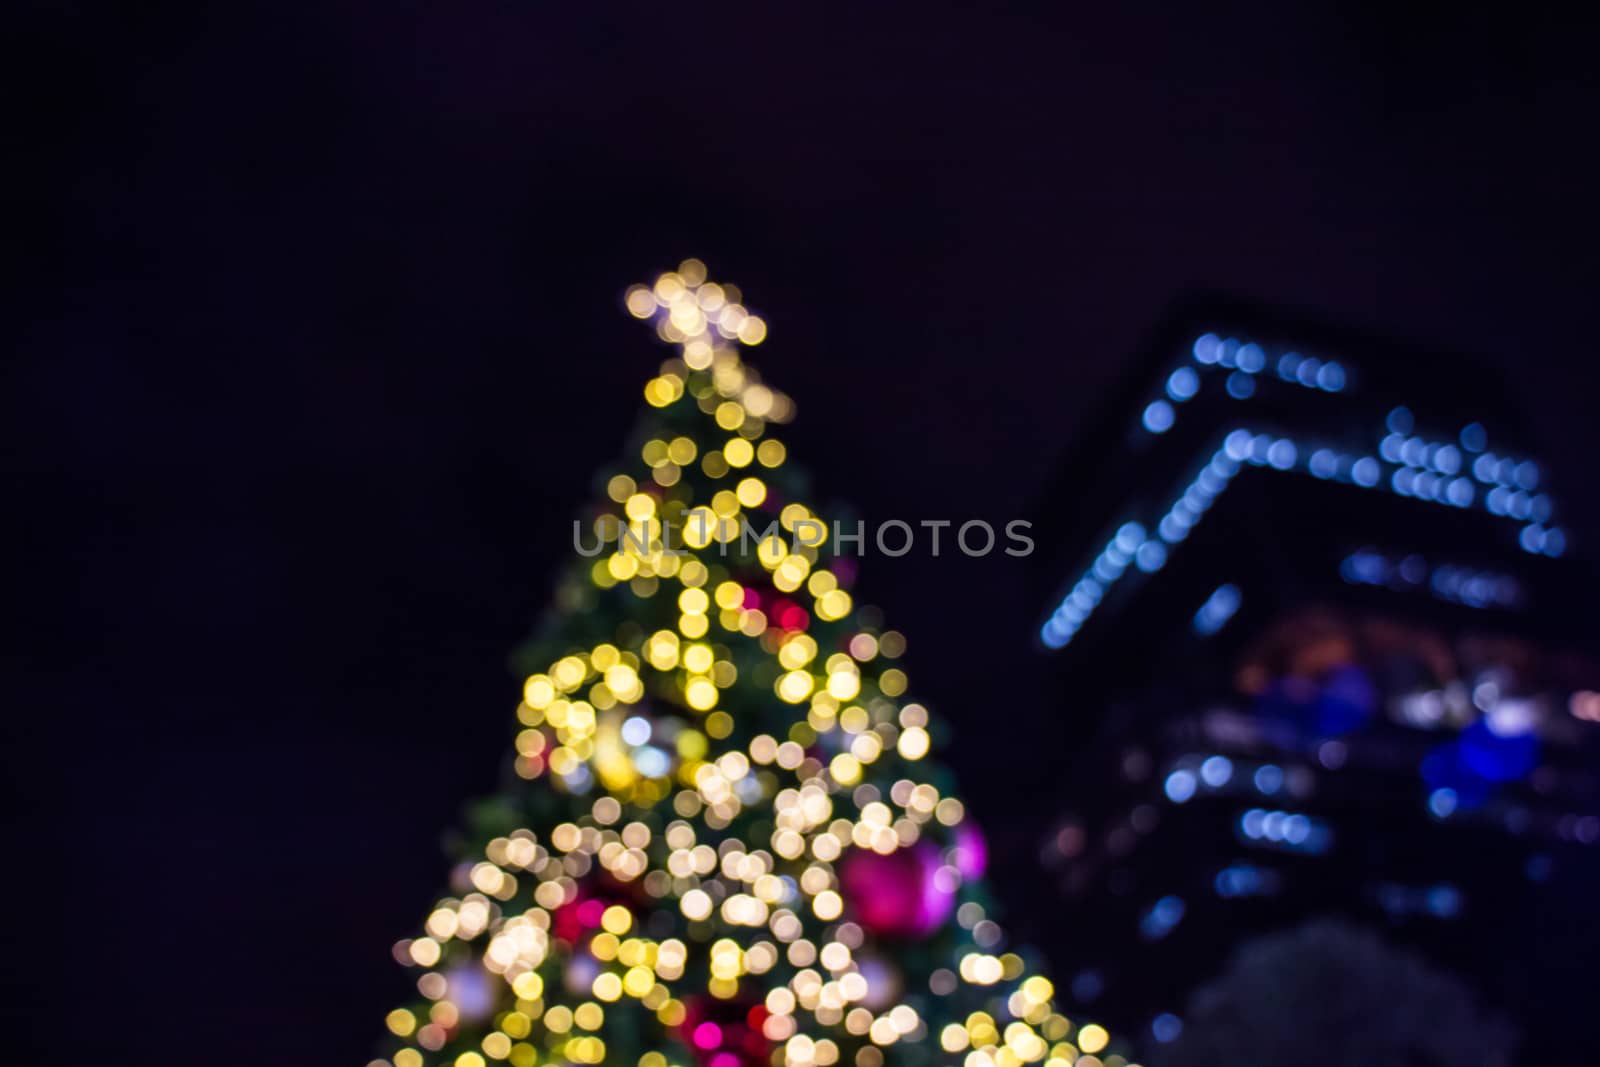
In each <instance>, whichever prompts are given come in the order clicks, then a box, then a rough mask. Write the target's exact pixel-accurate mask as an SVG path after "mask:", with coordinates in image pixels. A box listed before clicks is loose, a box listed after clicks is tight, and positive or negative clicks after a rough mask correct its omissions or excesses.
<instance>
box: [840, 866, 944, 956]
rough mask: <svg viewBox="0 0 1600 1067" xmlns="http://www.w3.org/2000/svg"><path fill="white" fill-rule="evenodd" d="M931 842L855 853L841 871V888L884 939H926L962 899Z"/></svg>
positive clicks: (852, 907) (864, 924) (870, 927)
mask: <svg viewBox="0 0 1600 1067" xmlns="http://www.w3.org/2000/svg"><path fill="white" fill-rule="evenodd" d="M940 866H941V864H940V862H939V853H938V850H937V849H935V848H934V847H933V846H931V845H928V844H918V845H915V846H913V847H911V848H901V849H896V850H895V851H893V852H891V853H889V854H888V855H887V856H885V855H882V854H881V853H877V852H871V851H868V850H866V849H856V850H853V851H852V852H851V853H850V854H849V855H848V856H847V857H845V859H844V861H843V863H842V864H841V866H840V870H839V887H840V889H841V890H842V891H843V894H844V898H845V900H846V902H847V903H848V904H849V907H850V911H851V913H852V914H853V915H854V917H855V919H856V921H857V922H859V923H860V924H861V925H862V927H864V928H865V929H866V930H867V931H868V932H870V933H872V934H874V935H876V936H878V937H890V938H913V937H923V936H925V935H927V934H930V933H932V932H933V931H934V930H937V929H938V928H939V927H940V926H941V925H943V924H944V921H945V920H946V919H948V918H949V917H950V912H951V911H952V910H954V908H955V903H956V897H955V893H954V891H953V887H951V886H950V885H949V882H950V881H951V880H950V879H941V878H939V877H938V872H939V868H940Z"/></svg>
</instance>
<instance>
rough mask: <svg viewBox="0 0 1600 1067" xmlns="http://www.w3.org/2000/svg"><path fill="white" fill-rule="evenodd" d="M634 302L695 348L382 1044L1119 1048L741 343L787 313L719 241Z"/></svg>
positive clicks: (481, 1056)
mask: <svg viewBox="0 0 1600 1067" xmlns="http://www.w3.org/2000/svg"><path fill="white" fill-rule="evenodd" d="M626 303H627V308H628V310H629V311H630V312H631V313H632V314H633V315H634V316H636V317H638V318H640V319H645V320H648V321H650V322H652V323H654V325H655V328H656V331H657V333H658V335H659V336H660V337H661V339H662V340H664V341H666V342H668V343H670V344H671V345H673V346H675V349H676V353H675V355H674V356H673V357H672V358H670V359H668V360H667V361H666V362H665V363H664V364H663V365H662V366H661V370H660V373H659V374H658V375H657V376H656V377H655V378H653V379H652V380H651V381H650V382H649V383H648V384H647V385H646V386H645V390H644V394H645V399H646V400H647V401H648V403H649V407H648V408H647V409H646V415H645V417H644V418H643V420H642V422H641V424H640V428H639V430H638V431H637V438H636V440H635V441H634V443H633V448H632V451H631V456H630V458H629V459H628V460H627V461H626V462H624V463H623V464H621V465H620V466H619V467H618V468H617V469H615V470H613V471H610V472H608V475H609V476H608V477H607V476H602V484H603V488H604V496H603V498H602V499H601V500H600V501H599V503H598V504H597V505H596V506H595V507H594V508H593V509H592V512H591V513H590V514H589V515H588V516H587V517H586V519H584V520H580V521H579V522H578V523H577V524H576V525H575V528H574V535H575V536H574V549H575V552H574V557H575V558H574V563H573V565H572V566H571V567H570V569H569V571H568V573H567V574H566V575H565V577H564V578H563V579H562V581H561V583H560V586H559V589H558V593H557V596H556V603H555V606H554V608H553V609H552V612H551V616H550V618H549V619H547V620H546V623H545V625H544V627H543V629H542V631H541V636H540V637H539V638H537V639H536V640H535V642H534V643H533V646H532V647H531V648H529V649H527V650H525V651H524V652H523V653H522V654H521V655H522V660H523V664H524V666H525V669H526V670H527V672H528V676H527V679H526V683H525V685H524V687H523V693H522V701H521V703H520V705H519V706H518V708H517V717H518V719H519V721H520V730H519V732H518V733H517V735H516V741H515V748H516V754H515V757H514V761H513V769H514V772H515V775H514V776H512V775H511V774H509V772H508V783H509V784H508V785H507V787H506V788H505V789H503V790H502V791H501V793H500V794H499V795H497V796H495V797H493V798H491V799H489V800H487V801H485V802H483V803H481V804H479V805H478V806H477V807H476V808H475V809H474V810H473V812H472V815H471V818H470V819H469V823H470V825H469V826H468V827H467V828H466V831H465V832H464V833H463V834H462V835H461V838H460V841H459V846H460V848H461V855H460V856H459V862H458V863H457V865H456V867H455V868H454V871H453V874H452V878H451V891H450V895H448V896H446V897H445V898H444V899H442V900H440V901H439V902H438V904H437V905H436V906H435V908H434V910H433V912H432V913H431V914H430V915H429V916H428V918H427V920H426V922H425V923H424V929H423V932H422V933H421V934H420V935H419V936H417V937H415V938H412V939H408V940H404V941H401V942H399V943H398V944H397V945H396V946H395V955H396V957H397V958H398V959H399V960H400V962H401V963H403V964H405V965H406V966H407V967H409V968H412V969H413V971H414V973H415V975H416V990H417V997H416V998H415V1002H414V1003H411V1004H409V1005H407V1006H405V1007H401V1008H397V1009H395V1010H394V1011H393V1012H391V1013H390V1014H389V1017H388V1027H389V1030H390V1031H391V1032H392V1033H393V1035H394V1036H395V1048H394V1050H393V1051H392V1052H390V1053H389V1055H388V1056H387V1058H384V1059H379V1060H375V1061H373V1064H372V1065H371V1067H389V1065H392V1067H423V1065H425V1064H426V1065H435V1064H453V1065H455V1067H487V1065H488V1064H490V1063H492V1062H495V1061H507V1062H509V1063H511V1064H513V1065H514V1067H533V1065H535V1064H544V1063H571V1064H600V1063H604V1064H611V1065H627V1067H633V1065H637V1067H764V1065H768V1064H770V1065H773V1067H784V1065H789V1067H811V1065H817V1067H830V1065H833V1064H842V1065H854V1067H884V1065H885V1064H907V1065H909V1064H931V1063H952V1062H956V1061H963V1062H965V1064H966V1065H967V1067H1018V1065H1020V1064H1023V1063H1045V1064H1047V1065H1048V1067H1072V1065H1081V1067H1100V1065H1101V1064H1104V1067H1122V1065H1123V1064H1125V1060H1124V1059H1123V1058H1122V1057H1120V1056H1117V1055H1114V1054H1106V1053H1105V1051H1104V1050H1105V1049H1106V1046H1107V1044H1108V1040H1109V1039H1108V1035H1107V1034H1106V1031H1105V1030H1104V1029H1103V1028H1101V1027H1100V1026H1097V1025H1095V1024H1093V1023H1088V1022H1085V1021H1083V1020H1080V1019H1076V1018H1071V1019H1069V1018H1068V1017H1066V1016H1065V1015H1063V1014H1061V1013H1060V1012H1059V1011H1058V1010H1057V1008H1056V1006H1055V1004H1054V991H1053V989H1052V987H1051V984H1050V982H1049V981H1048V980H1047V979H1046V978H1044V977H1042V976H1040V975H1037V974H1033V975H1030V974H1029V972H1028V968H1027V965H1026V964H1025V962H1024V960H1023V959H1022V958H1021V957H1020V956H1019V955H1017V954H1016V953H1015V952H1014V951H1011V950H1010V949H1009V947H1008V946H1007V945H1006V941H1005V935H1004V934H1003V932H1002V931H1001V929H1000V927H999V926H998V925H996V923H995V922H994V921H993V920H992V919H991V918H990V917H989V914H990V904H989V901H988V899H987V896H986V893H985V887H984V885H983V882H982V874H983V869H984V863H985V854H984V846H983V840H982V838H981V837H980V836H979V834H978V832H977V830H976V828H975V827H974V826H973V825H972V823H971V822H970V821H969V820H968V819H967V817H966V813H965V811H964V809H963V806H962V803H961V801H960V800H959V799H957V797H956V796H955V794H954V793H953V791H952V789H951V782H950V780H949V776H948V773H947V772H946V770H945V769H944V768H942V767H941V766H939V765H938V764H937V762H935V761H934V760H931V759H929V758H928V757H929V753H930V746H931V741H932V737H933V733H932V730H933V726H932V724H931V723H930V721H929V714H928V711H927V709H926V708H925V707H923V706H922V705H921V704H919V703H915V702H913V701H911V700H910V699H908V697H907V692H908V683H907V680H906V673H905V671H904V670H903V669H902V668H901V667H900V666H898V661H899V659H900V657H901V655H902V653H903V651H904V648H905V640H904V638H903V637H902V636H901V635H900V634H899V633H898V632H896V631H894V630H889V629H885V628H884V627H883V624H882V620H881V619H880V617H879V616H878V615H877V613H876V612H874V611H872V610H871V609H867V608H858V607H857V606H856V605H855V603H854V601H853V598H852V596H851V593H850V587H851V580H852V578H853V576H854V569H855V568H854V558H853V557H852V556H851V555H850V549H848V548H847V549H845V550H844V551H841V542H845V543H846V544H850V543H851V538H852V536H853V535H854V533H855V532H856V528H854V527H853V526H851V525H835V524H834V523H833V522H831V521H830V520H828V519H825V518H824V517H822V516H819V515H818V514H817V513H815V512H814V511H812V510H811V509H810V508H809V507H808V506H807V504H806V503H805V500H806V486H805V484H804V482H803V479H802V476H801V475H799V474H798V473H797V472H796V471H795V469H794V468H793V467H792V466H791V465H790V464H788V462H787V452H786V449H785V446H784V444H783V442H782V440H781V439H780V438H779V437H776V436H774V435H773V434H772V433H771V430H772V428H773V427H775V426H779V425H782V424H783V423H785V422H787V421H788V420H789V418H790V417H791V416H792V414H793V405H792V404H791V403H790V401H789V400H788V398H786V397H785V396H783V395H782V394H780V393H778V392H776V391H774V390H773V389H771V388H769V387H768V386H766V385H764V384H762V382H761V380H760V378H759V377H758V376H757V375H756V373H755V372H754V371H753V370H752V369H751V368H750V367H748V366H747V365H745V363H744V362H743V361H742V360H741V358H740V356H739V353H738V346H739V345H746V346H749V345H755V344H759V343H760V342H761V340H762V339H763V338H764V336H765V334H766V326H765V324H764V323H763V322H762V320H761V319H760V318H759V317H758V316H756V315H754V314H751V313H750V312H749V311H748V310H747V309H746V308H745V307H744V306H743V304H742V302H741V297H740V294H739V292H738V291H737V290H736V289H735V288H734V287H733V286H731V285H730V286H724V285H717V284H715V283H713V282H710V281H708V280H707V279H706V275H705V268H704V266H703V265H702V264H700V263H699V262H698V261H695V260H689V261H687V262H685V263H683V264H681V265H680V266H679V268H678V269H677V270H676V271H672V272H669V273H666V274H663V275H662V276H661V277H660V278H658V279H657V280H656V282H655V284H654V285H653V286H650V287H645V286H635V287H634V288H633V289H631V290H630V291H629V292H628V294H627V298H626ZM597 488H598V487H597ZM598 495H599V493H597V496H598ZM856 543H859V542H856ZM1102 1056H1103V1057H1104V1059H1103V1060H1102V1059H1101V1057H1102Z"/></svg>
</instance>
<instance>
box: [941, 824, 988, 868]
mask: <svg viewBox="0 0 1600 1067" xmlns="http://www.w3.org/2000/svg"><path fill="white" fill-rule="evenodd" d="M950 851H951V853H952V855H951V857H950V858H951V860H952V861H954V863H955V865H956V870H958V871H960V872H961V877H963V878H965V879H966V880H967V881H969V882H972V881H976V880H977V879H979V878H982V877H983V872H984V871H986V870H988V868H989V845H988V842H986V841H984V839H983V831H981V830H979V829H978V827H977V825H976V824H975V823H972V822H964V823H962V824H961V826H960V828H959V829H958V830H956V843H955V847H954V848H952V849H951V850H950Z"/></svg>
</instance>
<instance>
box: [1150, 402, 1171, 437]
mask: <svg viewBox="0 0 1600 1067" xmlns="http://www.w3.org/2000/svg"><path fill="white" fill-rule="evenodd" d="M1175 419H1176V415H1175V414H1174V413H1173V410H1172V405H1171V404H1169V403H1167V402H1166V401H1165V400H1152V401H1151V402H1150V404H1149V405H1148V406H1147V407H1146V408H1145V409H1144V428H1145V429H1147V430H1149V431H1150V432H1151V433H1166V432H1167V431H1168V430H1170V429H1172V424H1173V422H1174V420H1175Z"/></svg>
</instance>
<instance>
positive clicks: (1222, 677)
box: [1037, 302, 1600, 1062]
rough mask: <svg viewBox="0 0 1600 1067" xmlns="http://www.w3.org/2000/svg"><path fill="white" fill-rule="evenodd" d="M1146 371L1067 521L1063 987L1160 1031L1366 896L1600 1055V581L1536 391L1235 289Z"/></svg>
mask: <svg viewBox="0 0 1600 1067" xmlns="http://www.w3.org/2000/svg"><path fill="white" fill-rule="evenodd" d="M1146 370H1147V373H1146V374H1144V375H1143V376H1141V377H1140V378H1139V379H1138V380H1136V381H1134V382H1133V383H1132V384H1131V385H1130V388H1129V391H1128V392H1127V393H1126V394H1125V395H1124V396H1123V397H1121V398H1120V401H1118V402H1116V403H1113V404H1110V405H1108V406H1107V411H1108V418H1109V421H1108V422H1107V423H1106V424H1105V425H1104V426H1102V427H1101V428H1100V429H1099V430H1098V431H1096V432H1095V433H1092V434H1091V435H1089V436H1088V437H1087V438H1086V439H1085V440H1084V441H1083V442H1082V443H1081V446H1080V448H1079V450H1078V452H1077V454H1076V458H1075V460H1074V461H1072V462H1070V463H1068V464H1067V465H1066V466H1065V468H1064V470H1063V471H1062V477H1061V480H1060V482H1059V483H1058V484H1057V485H1056V486H1055V489H1054V491H1053V492H1052V494H1051V496H1050V504H1049V506H1048V508H1047V510H1046V512H1045V513H1044V514H1043V515H1042V516H1041V518H1040V519H1039V521H1038V524H1037V525H1038V531H1039V534H1040V537H1039V541H1040V546H1041V552H1040V554H1039V556H1038V557H1037V558H1038V561H1039V564H1040V566H1041V568H1042V572H1041V576H1040V577H1041V582H1040V584H1041V588H1043V587H1046V586H1048V587H1050V588H1052V589H1053V594H1052V596H1051V598H1050V600H1049V602H1048V603H1044V604H1041V608H1040V616H1039V630H1038V635H1039V644H1038V647H1039V651H1040V654H1041V655H1043V656H1047V657H1049V658H1050V660H1051V662H1052V669H1053V671H1054V672H1056V673H1055V674H1054V677H1055V679H1056V681H1055V688H1056V691H1057V693H1058V694H1059V699H1060V706H1061V712H1060V714H1061V716H1062V718H1063V721H1064V722H1065V723H1066V724H1067V725H1066V726H1064V727H1063V729H1064V731H1065V733H1066V736H1067V738H1068V739H1069V740H1070V741H1071V743H1072V747H1073V748H1074V751H1075V755H1074V756H1073V757H1072V758H1071V760H1070V762H1069V764H1068V766H1069V768H1070V770H1069V777H1068V779H1067V781H1065V782H1064V783H1063V785H1062V787H1061V789H1060V796H1061V797H1062V798H1064V799H1063V800H1062V803H1063V804H1064V805H1066V808H1065V810H1063V811H1062V813H1061V818H1060V821H1059V824H1058V826H1057V827H1056V832H1055V834H1054V836H1053V837H1052V839H1050V840H1049V841H1047V842H1045V843H1044V855H1045V860H1046V863H1047V865H1048V866H1049V867H1050V869H1051V870H1052V871H1053V872H1054V876H1055V878H1056V880H1057V888H1058V890H1059V898H1058V899H1059V900H1060V901H1061V902H1062V905H1063V906H1062V907H1060V909H1059V916H1058V917H1057V918H1056V919H1054V920H1052V922H1054V923H1055V929H1054V930H1053V931H1052V939H1053V944H1054V950H1053V955H1054V956H1055V960H1054V962H1055V964H1056V967H1057V968H1058V971H1059V972H1060V974H1061V977H1062V980H1063V982H1067V983H1070V984H1071V986H1072V989H1073V992H1074V994H1075V996H1076V997H1077V998H1078V999H1079V1000H1080V1001H1086V1002H1089V1003H1091V1004H1092V1005H1093V1007H1094V1009H1095V1010H1096V1011H1097V1012H1098V1013H1099V1015H1100V1016H1102V1017H1105V1018H1107V1019H1108V1020H1110V1021H1113V1022H1116V1023H1118V1024H1120V1025H1121V1026H1122V1027H1123V1028H1124V1029H1125V1030H1126V1031H1128V1032H1130V1033H1137V1034H1142V1035H1144V1041H1145V1042H1146V1044H1147V1045H1149V1046H1151V1047H1152V1049H1153V1050H1155V1049H1158V1047H1159V1045H1160V1044H1161V1043H1162V1042H1164V1041H1168V1040H1171V1039H1173V1038H1175V1037H1176V1036H1177V1035H1179V1034H1180V1033H1181V1028H1182V1016H1183V1008H1184V1004H1185V1000H1186V997H1187V996H1188V994H1189V993H1190V992H1191V991H1192V990H1193V989H1194V988H1195V987H1196V986H1197V985H1198V984H1199V983H1201V982H1203V981H1204V980H1206V979H1207V978H1208V977H1210V976H1211V975H1213V974H1215V973H1217V972H1218V971H1219V970H1220V969H1221V968H1222V967H1223V965H1224V963H1225V961H1226V958H1227V956H1228V953H1229V951H1230V950H1231V949H1232V948H1233V947H1234V946H1235V945H1237V944H1239V943H1240V942H1241V941H1242V940H1244V939H1245V938H1247V937H1249V936H1252V935H1255V934H1260V933H1263V932H1266V931H1271V930H1276V929H1280V928H1283V927H1285V926H1287V925H1289V924H1291V923H1293V922H1295V921H1298V920H1300V919H1302V918H1305V917H1307V916H1313V915H1325V914H1338V915H1342V916H1345V917H1348V918H1353V919H1356V920H1359V921H1363V922H1366V923H1368V924H1369V925H1371V926H1373V927H1375V928H1377V929H1379V930H1380V931H1386V932H1387V933H1388V935H1389V936H1391V937H1392V938H1393V939H1394V940H1396V941H1398V942H1400V943H1402V944H1408V945H1411V946H1414V947H1416V948H1417V949H1419V950H1420V951H1422V952H1423V953H1424V954H1425V955H1426V956H1428V957H1430V958H1431V959H1433V960H1434V961H1435V962H1437V963H1439V964H1441V965H1444V966H1447V967H1449V968H1451V969H1453V970H1455V971H1457V972H1458V973H1460V974H1462V975H1463V976H1464V977H1466V978H1467V979H1468V980H1469V981H1470V982H1471V983H1472V984H1473V985H1475V986H1476V987H1477V988H1478V989H1479V990H1480V991H1481V993H1482V994H1483V995H1484V996H1485V997H1486V998H1487V999H1488V1001H1489V1002H1490V1003H1492V1004H1495V1005H1498V1006H1499V1007H1501V1008H1502V1009H1504V1010H1505V1011H1506V1012H1507V1013H1508V1014H1510V1015H1511V1016H1512V1017H1513V1018H1514V1019H1515V1020H1516V1021H1517V1022H1518V1023H1519V1025H1520V1027H1521V1029H1522V1031H1523V1034H1524V1049H1523V1051H1524V1054H1525V1055H1536V1054H1538V1053H1552V1054H1554V1053H1558V1052H1559V1053H1565V1054H1567V1055H1568V1056H1570V1055H1572V1054H1574V1053H1576V1052H1580V1051H1581V1052H1586V1053H1588V1054H1589V1059H1590V1060H1591V1061H1600V1027H1597V1026H1596V1024H1593V1023H1591V1022H1589V1021H1588V1019H1587V1015H1586V1013H1585V1011H1584V1010H1583V1007H1584V1005H1583V1002H1584V999H1585V991H1586V990H1587V989H1588V988H1590V987H1591V984H1592V982H1593V968H1594V967H1595V966H1596V964H1597V962H1600V934H1597V932H1596V928H1597V926H1600V924H1597V923H1596V921H1595V915H1596V909H1597V907H1600V905H1597V903H1596V901H1597V899H1600V896H1597V891H1600V774H1597V770H1596V768H1597V766H1600V764H1597V756H1600V659H1597V657H1596V655H1595V649H1596V634H1597V626H1596V618H1597V615H1596V605H1597V604H1600V600H1597V592H1600V590H1597V583H1596V580H1595V575H1594V572H1593V570H1592V563H1588V562H1585V561H1584V560H1583V552H1582V548H1583V546H1582V545H1581V544H1579V543H1578V540H1577V539H1576V538H1575V537H1574V536H1573V535H1572V533H1571V532H1570V531H1569V530H1568V529H1567V528H1565V527H1564V526H1563V525H1562V508H1561V497H1560V492H1559V490H1558V488H1557V487H1553V486H1550V485H1547V484H1546V482H1547V477H1546V471H1545V469H1544V468H1543V467H1542V466H1541V464H1540V462H1539V460H1538V459H1537V458H1536V457H1535V456H1533V455H1532V454H1530V452H1529V450H1528V448H1527V445H1526V441H1527V437H1528V434H1527V432H1526V431H1527V427H1526V425H1525V424H1524V423H1523V422H1521V421H1520V420H1519V418H1518V413H1517V412H1516V411H1514V410H1511V409H1510V406H1509V404H1508V398H1507V391H1506V389H1505V388H1503V386H1502V385H1501V384H1500V383H1499V382H1497V381H1496V380H1495V379H1494V378H1493V377H1492V376H1490V375H1487V374H1485V373H1484V372H1483V371H1481V370H1479V369H1475V368H1473V367H1471V366H1470V365H1468V364H1466V363H1464V362H1462V361H1461V360H1459V359H1457V358H1453V357H1449V356H1441V355H1438V354H1433V353H1428V352H1423V351H1417V350H1411V349H1405V348H1399V347H1395V346H1391V345H1386V344H1379V343H1375V342H1373V341H1371V340H1368V339H1363V338H1360V337H1357V336H1353V335H1347V334H1342V333H1340V332H1337V331H1331V330H1327V329H1322V328H1316V327H1308V326H1307V325H1306V324H1304V323H1297V322H1293V321H1289V320H1286V319H1283V318H1278V317H1275V316H1272V315H1267V314H1263V313H1261V312H1260V311H1259V310H1255V309H1250V308H1246V307H1242V306H1236V305H1230V304H1227V303H1223V302H1214V303H1208V304H1205V305H1203V306H1197V307H1195V308H1192V309H1189V310H1188V311H1185V312H1183V313H1181V314H1179V315H1177V316H1175V317H1174V319H1173V320H1172V321H1171V322H1170V323H1169V324H1168V325H1167V326H1166V327H1165V328H1164V329H1163V330H1161V331H1160V332H1159V333H1158V335H1157V336H1156V337H1155V338H1154V340H1153V341H1152V344H1151V348H1150V351H1149V353H1148V359H1147V362H1146ZM1530 1062H1531V1061H1530Z"/></svg>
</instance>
